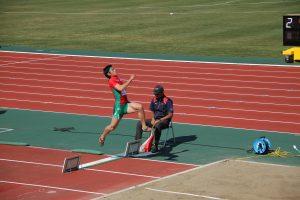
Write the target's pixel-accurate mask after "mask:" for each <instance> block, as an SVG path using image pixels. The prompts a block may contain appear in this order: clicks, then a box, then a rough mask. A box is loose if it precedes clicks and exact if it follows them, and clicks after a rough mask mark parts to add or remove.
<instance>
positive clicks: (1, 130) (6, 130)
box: [0, 128, 14, 133]
mask: <svg viewBox="0 0 300 200" xmlns="http://www.w3.org/2000/svg"><path fill="white" fill-rule="evenodd" d="M13 130H14V129H11V128H0V133H5V132H9V131H13Z"/></svg>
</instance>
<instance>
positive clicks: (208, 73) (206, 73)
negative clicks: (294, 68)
mask: <svg viewBox="0 0 300 200" xmlns="http://www.w3.org/2000/svg"><path fill="white" fill-rule="evenodd" d="M58 65H59V64H58ZM4 67H7V68H15V69H37V70H45V71H62V72H74V70H68V69H45V68H37V67H33V68H32V67H17V66H3V68H4ZM99 68H100V67H99ZM117 69H121V70H125V71H134V72H136V71H141V72H145V73H147V72H155V73H159V74H160V73H168V74H179V75H182V74H191V75H214V76H222V77H224V76H230V77H253V78H276V79H297V80H298V79H300V78H299V77H295V76H284V77H283V76H266V75H264V76H259V75H257V74H254V75H239V74H224V73H221V74H218V73H211V72H194V71H192V72H189V71H185V72H181V71H173V70H163V71H162V70H156V69H131V68H122V67H117ZM76 72H79V73H90V74H95V71H83V70H77V71H76ZM140 76H143V75H140Z"/></svg>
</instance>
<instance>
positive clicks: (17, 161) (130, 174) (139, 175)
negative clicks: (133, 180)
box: [0, 158, 161, 179]
mask: <svg viewBox="0 0 300 200" xmlns="http://www.w3.org/2000/svg"><path fill="white" fill-rule="evenodd" d="M0 161H5V162H15V163H23V164H31V165H41V166H48V167H60V168H62V167H63V165H55V164H49V163H40V162H31V161H25V160H12V159H5V158H0ZM84 164H85V163H83V165H84ZM84 170H88V171H95V172H104V173H110V174H122V175H126V176H137V177H145V178H152V179H157V178H161V177H160V176H149V175H143V174H133V173H127V172H119V171H111V170H102V169H94V168H85V169H84Z"/></svg>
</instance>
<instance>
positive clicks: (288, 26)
mask: <svg viewBox="0 0 300 200" xmlns="http://www.w3.org/2000/svg"><path fill="white" fill-rule="evenodd" d="M292 23H293V18H291V17H288V18H287V22H286V23H285V28H292V26H291V24H292Z"/></svg>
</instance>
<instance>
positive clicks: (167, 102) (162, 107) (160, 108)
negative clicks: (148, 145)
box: [135, 85, 173, 153]
mask: <svg viewBox="0 0 300 200" xmlns="http://www.w3.org/2000/svg"><path fill="white" fill-rule="evenodd" d="M153 94H154V97H153V98H152V100H151V103H150V110H151V111H152V118H151V119H146V125H147V126H149V127H155V131H154V134H155V142H154V146H153V147H152V149H151V152H152V153H156V152H158V144H159V140H160V136H161V131H162V130H163V129H166V128H169V123H170V121H171V119H172V117H173V101H172V99H170V98H168V97H167V96H165V94H164V88H163V86H161V85H157V86H155V88H154V89H153ZM142 133H143V130H142V124H141V122H140V121H139V122H138V123H137V125H136V135H135V139H136V140H138V139H141V138H142Z"/></svg>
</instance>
